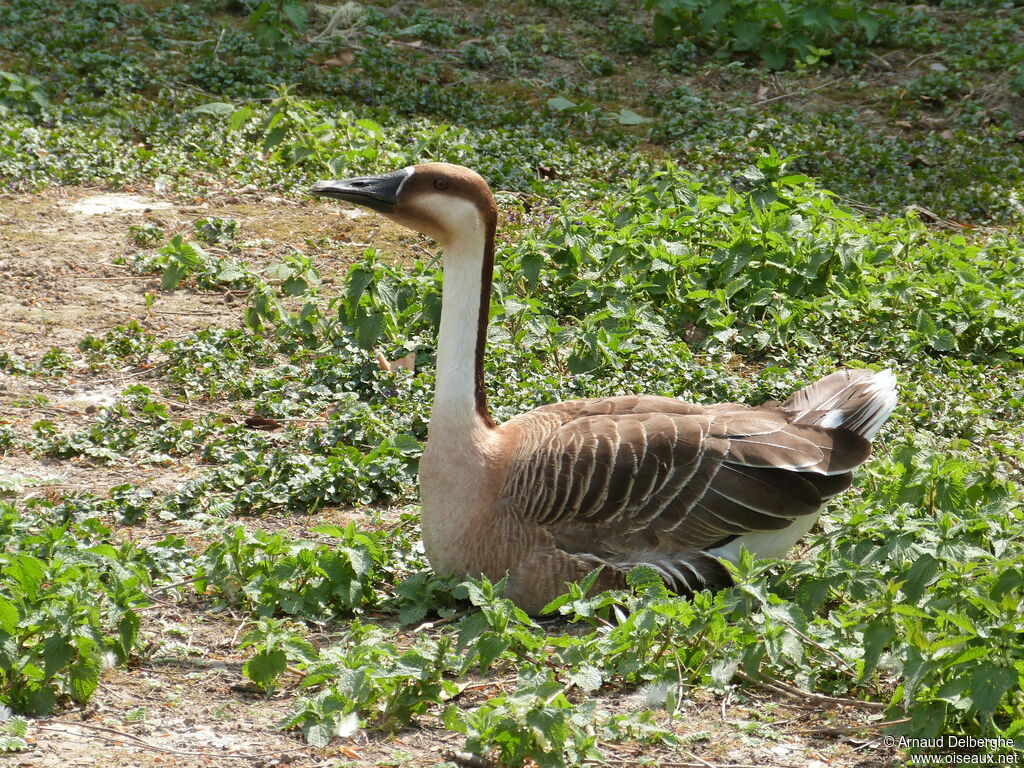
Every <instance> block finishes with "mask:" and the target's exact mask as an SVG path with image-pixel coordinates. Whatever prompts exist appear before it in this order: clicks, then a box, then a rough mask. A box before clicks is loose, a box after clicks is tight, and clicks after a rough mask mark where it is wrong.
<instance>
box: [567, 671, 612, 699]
mask: <svg viewBox="0 0 1024 768" xmlns="http://www.w3.org/2000/svg"><path fill="white" fill-rule="evenodd" d="M569 682H571V683H573V684H575V685H577V686H579V688H580V690H582V691H585V692H587V693H591V692H593V691H596V690H597V689H598V688H600V687H601V683H602V682H604V681H603V679H602V677H601V670H599V669H598V668H597V667H594V666H591V665H589V664H584V665H583V666H581V667H580V668H579V669H577V670H575V671H574V672H573V673H572V674H571V675H570V676H569Z"/></svg>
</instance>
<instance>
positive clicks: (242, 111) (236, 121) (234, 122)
mask: <svg viewBox="0 0 1024 768" xmlns="http://www.w3.org/2000/svg"><path fill="white" fill-rule="evenodd" d="M253 114H254V113H253V109H252V107H250V106H248V105H246V106H241V107H239V108H238V109H236V110H235V111H234V112H232V113H231V117H230V118H229V119H228V130H229V131H237V130H238V129H239V128H241V127H242V126H243V125H245V124H246V123H247V122H248V121H249V119H250V118H251V117H252V116H253Z"/></svg>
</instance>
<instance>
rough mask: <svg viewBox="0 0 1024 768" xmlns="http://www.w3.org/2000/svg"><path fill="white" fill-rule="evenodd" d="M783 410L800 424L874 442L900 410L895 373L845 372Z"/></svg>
mask: <svg viewBox="0 0 1024 768" xmlns="http://www.w3.org/2000/svg"><path fill="white" fill-rule="evenodd" d="M782 407H783V408H784V409H785V410H787V411H789V412H790V413H791V414H792V416H791V421H793V422H794V423H797V424H816V425H818V426H821V427H828V428H834V427H842V428H843V429H846V430H849V431H850V432H854V433H856V434H858V435H860V436H861V437H863V438H866V439H868V440H870V439H871V438H873V437H874V436H875V433H876V432H878V430H879V428H880V427H881V426H882V424H884V423H885V421H886V419H888V418H889V416H890V415H892V411H893V409H894V408H895V407H896V376H895V375H894V374H893V372H892V371H890V370H888V369H886V370H884V371H879V372H877V373H876V372H875V371H869V370H844V371H836V372H835V373H832V374H829V375H828V376H826V377H825V378H823V379H820V380H819V381H816V382H815V383H814V384H810V385H808V386H806V387H804V388H803V389H801V390H799V391H797V392H794V393H793V394H792V395H791V396H790V397H789V399H788V400H786V402H784V403H783V404H782Z"/></svg>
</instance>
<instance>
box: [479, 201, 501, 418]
mask: <svg viewBox="0 0 1024 768" xmlns="http://www.w3.org/2000/svg"><path fill="white" fill-rule="evenodd" d="M493 205H494V203H493V202H491V206H493ZM481 207H482V206H481ZM485 220H486V222H487V237H486V240H485V242H484V258H483V261H482V263H481V265H480V314H479V317H478V320H477V331H476V353H475V355H474V360H473V395H474V399H475V400H476V412H477V415H478V416H479V417H480V418H481V419H482V420H483V422H484V424H485V425H486V426H488V427H491V428H493V427H496V426H497V424H495V422H494V419H492V418H491V413H490V411H489V410H488V409H487V391H486V390H485V389H484V347H485V346H487V323H488V320H489V319H490V314H491V282H492V280H493V278H494V233H495V230H496V229H497V226H498V215H497V211H496V210H495V209H494V208H493V207H491V208H490V210H488V211H487V212H486V214H485Z"/></svg>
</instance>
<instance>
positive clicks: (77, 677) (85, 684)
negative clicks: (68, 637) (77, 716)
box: [68, 637, 103, 704]
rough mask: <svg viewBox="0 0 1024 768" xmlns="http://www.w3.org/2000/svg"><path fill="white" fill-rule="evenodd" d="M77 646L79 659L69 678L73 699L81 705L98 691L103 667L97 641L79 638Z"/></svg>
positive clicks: (70, 670)
mask: <svg viewBox="0 0 1024 768" xmlns="http://www.w3.org/2000/svg"><path fill="white" fill-rule="evenodd" d="M75 645H76V646H77V650H78V658H77V659H76V660H75V663H74V664H72V665H71V667H70V669H69V670H68V677H69V679H70V682H71V698H73V699H74V700H75V701H77V702H79V703H80V704H81V703H84V702H86V701H88V700H89V697H90V696H92V693H93V691H95V690H96V686H97V685H98V684H99V681H100V672H101V671H102V670H103V665H102V663H101V661H100V649H99V646H98V645H97V644H96V641H95V640H93V639H92V638H89V637H79V638H77V639H76V641H75Z"/></svg>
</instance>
